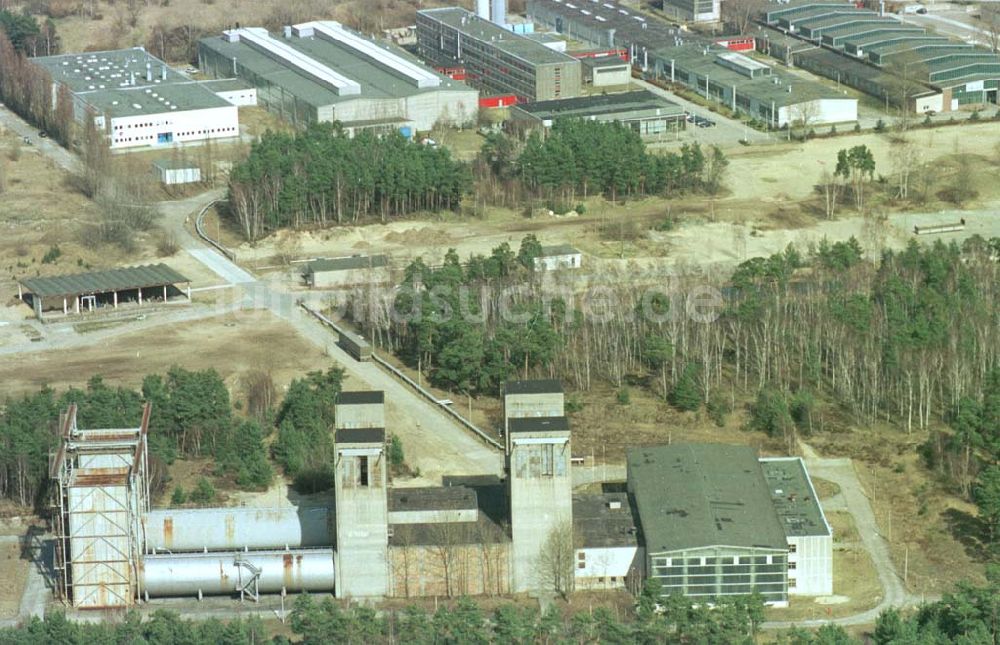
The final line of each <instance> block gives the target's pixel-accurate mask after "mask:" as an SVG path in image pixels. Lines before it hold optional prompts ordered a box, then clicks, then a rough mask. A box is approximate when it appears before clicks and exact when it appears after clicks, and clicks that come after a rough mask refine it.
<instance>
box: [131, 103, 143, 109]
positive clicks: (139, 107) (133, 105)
mask: <svg viewBox="0 0 1000 645" xmlns="http://www.w3.org/2000/svg"><path fill="white" fill-rule="evenodd" d="M132 107H134V108H135V109H137V110H141V109H142V106H141V105H139V104H138V103H133V104H132Z"/></svg>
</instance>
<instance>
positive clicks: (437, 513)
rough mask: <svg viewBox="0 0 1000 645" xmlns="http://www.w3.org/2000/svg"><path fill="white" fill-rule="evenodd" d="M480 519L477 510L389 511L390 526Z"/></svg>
mask: <svg viewBox="0 0 1000 645" xmlns="http://www.w3.org/2000/svg"><path fill="white" fill-rule="evenodd" d="M478 519H479V511H478V510H477V509H475V508H453V509H436V510H429V511H389V524H445V523H450V522H475V521H476V520H478Z"/></svg>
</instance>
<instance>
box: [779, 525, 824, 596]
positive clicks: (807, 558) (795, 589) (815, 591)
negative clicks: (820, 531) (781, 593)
mask: <svg viewBox="0 0 1000 645" xmlns="http://www.w3.org/2000/svg"><path fill="white" fill-rule="evenodd" d="M788 549H789V552H788V593H789V594H790V595H793V596H829V595H831V594H833V538H832V537H831V536H829V535H806V536H789V537H788Z"/></svg>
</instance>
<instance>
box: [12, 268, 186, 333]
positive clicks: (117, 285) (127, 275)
mask: <svg viewBox="0 0 1000 645" xmlns="http://www.w3.org/2000/svg"><path fill="white" fill-rule="evenodd" d="M179 285H184V289H181V287H180V286H179ZM17 291H18V296H19V297H20V298H21V300H23V301H24V302H26V303H28V305H30V306H31V308H32V309H33V310H34V311H35V316H37V317H38V319H39V320H44V319H45V317H44V314H45V312H59V311H61V312H62V314H63V315H70V314H80V313H88V312H92V311H96V310H98V309H101V308H104V307H112V308H114V309H117V308H118V307H119V306H120V305H122V306H123V305H126V304H129V305H137V306H141V305H143V303H149V302H154V301H155V302H169V301H171V300H175V299H186V300H190V299H191V281H190V280H189V279H188V278H185V277H184V276H183V275H181V274H180V273H178V272H177V271H175V270H174V269H172V268H170V267H169V266H167V265H166V264H150V265H145V266H137V267H126V268H121V269H109V270H107V271H91V272H89V273H76V274H72V275H61V276H52V277H45V278H42V277H39V278H22V279H21V280H20V281H19V282H18V286H17Z"/></svg>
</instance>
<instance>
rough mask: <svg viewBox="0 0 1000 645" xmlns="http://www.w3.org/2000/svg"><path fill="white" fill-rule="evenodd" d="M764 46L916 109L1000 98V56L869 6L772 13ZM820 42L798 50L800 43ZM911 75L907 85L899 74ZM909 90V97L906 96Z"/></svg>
mask: <svg viewBox="0 0 1000 645" xmlns="http://www.w3.org/2000/svg"><path fill="white" fill-rule="evenodd" d="M765 21H766V23H767V24H768V25H769V26H770V27H771V29H772V30H773V31H772V32H771V33H770V34H768V35H767V36H766V37H765V38H763V39H762V41H763V49H764V50H765V51H767V52H768V53H770V54H772V55H775V56H777V57H779V58H783V59H784V60H785V61H786V62H789V63H791V64H794V65H797V66H799V67H802V68H803V69H806V70H809V71H811V72H813V73H816V74H820V75H822V76H826V77H827V78H831V79H836V80H837V81H838V82H840V83H844V84H846V85H849V86H851V87H854V88H856V89H859V90H861V91H862V92H865V93H867V94H871V95H872V96H875V97H877V98H879V99H884V100H887V101H889V102H891V103H894V104H896V105H897V106H898V105H902V104H903V103H904V102H905V103H906V104H907V107H908V108H910V109H913V110H914V111H916V112H930V111H934V112H947V111H951V110H957V109H959V108H960V107H962V106H975V105H986V104H994V105H995V104H997V93H998V90H1000V56H998V55H997V54H996V53H994V52H991V51H989V50H987V49H984V48H979V47H976V46H975V45H973V44H969V43H966V42H961V41H957V40H949V39H947V38H945V37H943V36H937V35H934V34H932V33H928V32H927V30H925V29H923V28H922V27H920V26H916V25H912V24H908V23H903V22H902V21H900V20H899V19H898V18H896V17H895V16H880V15H879V14H877V13H875V12H874V11H871V10H868V9H851V8H844V7H843V6H841V5H830V4H820V3H808V4H805V5H800V6H795V7H782V8H778V9H774V10H771V11H768V12H767V14H766V17H765ZM803 40H804V41H806V42H808V43H810V44H814V43H818V44H820V45H821V46H822V47H821V48H816V47H815V46H812V47H810V48H803V49H802V51H800V52H798V53H796V54H794V55H792V54H791V53H790V50H791V49H792V48H793V47H794V46H795V42H796V41H797V42H802V41H803ZM903 75H905V76H907V77H909V79H910V80H909V81H907V82H905V83H904V85H909V86H912V89H901V87H900V85H901V84H900V80H899V79H900V77H901V76H903ZM904 92H905V96H904Z"/></svg>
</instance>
